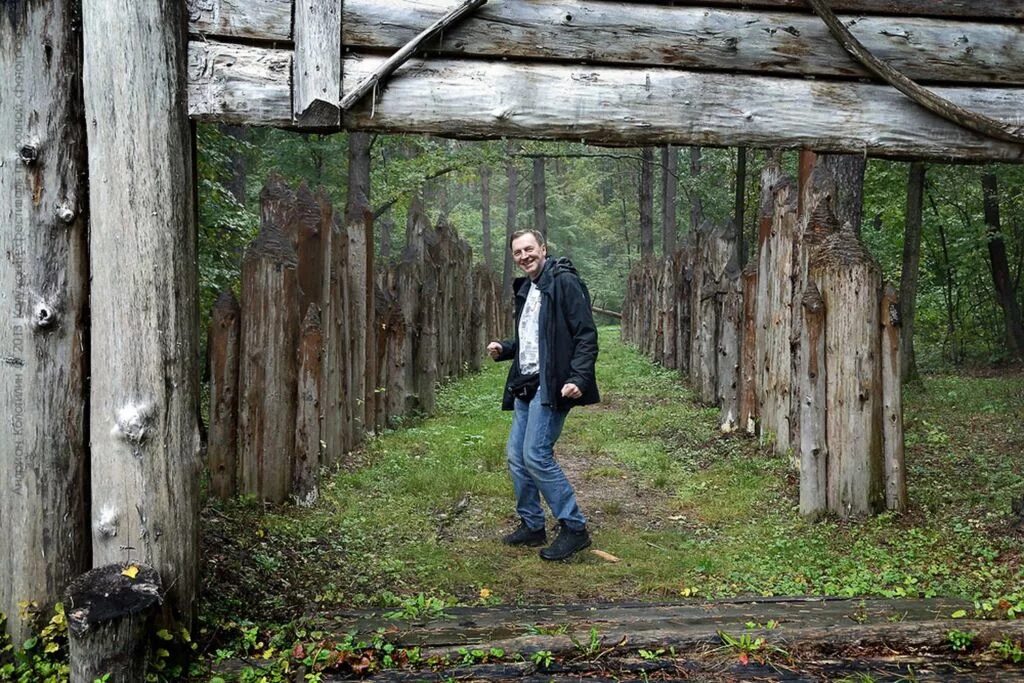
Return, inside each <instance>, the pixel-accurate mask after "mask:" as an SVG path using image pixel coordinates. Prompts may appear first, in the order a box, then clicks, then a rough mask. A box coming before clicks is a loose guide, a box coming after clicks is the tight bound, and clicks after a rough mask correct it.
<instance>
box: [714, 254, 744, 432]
mask: <svg viewBox="0 0 1024 683" xmlns="http://www.w3.org/2000/svg"><path fill="white" fill-rule="evenodd" d="M726 246H727V247H730V246H731V243H727V244H726ZM722 287H723V288H724V292H723V294H722V311H721V315H720V317H719V321H718V334H717V351H718V367H717V370H718V376H717V382H718V388H717V393H718V405H719V409H720V412H719V418H718V424H719V428H720V429H721V430H722V431H723V432H725V433H729V432H734V431H736V430H737V429H739V428H740V427H741V425H742V421H741V420H740V382H741V369H740V347H741V346H742V338H743V283H742V282H741V279H740V269H739V258H738V254H737V253H736V252H735V249H734V248H733V253H732V259H731V260H730V261H729V265H728V266H727V267H726V270H725V273H724V274H723V277H722Z"/></svg>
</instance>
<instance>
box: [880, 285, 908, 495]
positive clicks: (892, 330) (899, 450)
mask: <svg viewBox="0 0 1024 683" xmlns="http://www.w3.org/2000/svg"><path fill="white" fill-rule="evenodd" d="M879 318H880V320H881V323H882V346H881V357H880V363H881V366H882V369H881V373H882V448H883V452H884V460H885V507H886V509H888V510H893V511H895V512H903V511H905V510H906V509H907V468H906V463H905V462H904V457H903V367H902V360H903V354H902V349H901V348H900V331H901V329H902V326H901V324H900V322H901V321H900V300H899V293H898V292H897V291H896V288H895V287H893V285H892V284H887V285H886V286H885V288H884V290H883V292H882V301H881V310H880V311H879Z"/></svg>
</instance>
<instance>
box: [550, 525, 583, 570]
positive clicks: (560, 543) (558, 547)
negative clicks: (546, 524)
mask: <svg viewBox="0 0 1024 683" xmlns="http://www.w3.org/2000/svg"><path fill="white" fill-rule="evenodd" d="M559 527H560V528H559V530H558V538H556V539H555V542H554V543H552V544H551V545H549V546H548V547H547V548H544V550H541V551H540V556H541V559H543V560H552V561H554V560H565V559H568V558H570V557H572V556H573V555H574V554H576V553H578V552H579V551H581V550H583V549H584V548H587V547H589V546H590V534H588V533H587V530H586V528H583V529H580V530H579V531H573V530H572V529H570V528H569V527H567V526H566V525H565V524H564V523H559Z"/></svg>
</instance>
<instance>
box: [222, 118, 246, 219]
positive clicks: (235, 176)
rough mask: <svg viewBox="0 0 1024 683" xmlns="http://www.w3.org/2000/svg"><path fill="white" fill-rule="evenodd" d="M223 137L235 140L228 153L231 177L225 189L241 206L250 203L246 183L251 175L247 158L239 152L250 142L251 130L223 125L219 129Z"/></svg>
mask: <svg viewBox="0 0 1024 683" xmlns="http://www.w3.org/2000/svg"><path fill="white" fill-rule="evenodd" d="M217 128H218V129H219V130H220V133H221V135H223V136H225V137H228V138H231V139H232V140H234V143H233V144H232V148H231V150H230V151H229V152H228V155H227V157H228V173H230V174H231V175H230V177H229V178H228V179H227V181H226V182H225V183H224V187H225V188H226V189H227V191H228V192H230V193H231V196H232V197H234V198H235V201H236V202H238V204H239V205H240V206H245V205H246V204H247V203H248V197H247V196H246V181H247V180H248V175H249V163H248V160H247V159H246V156H245V155H244V154H242V153H241V152H240V151H239V148H240V147H241V144H242V143H244V142H247V141H248V140H249V137H250V134H249V128H247V127H246V126H232V125H230V124H226V123H222V124H221V125H219V126H218V127H217Z"/></svg>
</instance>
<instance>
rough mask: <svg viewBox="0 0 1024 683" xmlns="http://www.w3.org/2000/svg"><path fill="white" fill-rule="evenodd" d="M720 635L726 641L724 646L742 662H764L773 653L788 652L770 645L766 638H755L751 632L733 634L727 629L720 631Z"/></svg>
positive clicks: (783, 653) (723, 647)
mask: <svg viewBox="0 0 1024 683" xmlns="http://www.w3.org/2000/svg"><path fill="white" fill-rule="evenodd" d="M718 637H719V638H721V639H722V642H723V643H725V644H724V645H723V646H722V648H719V649H728V650H731V651H732V652H733V653H735V654H736V657H737V659H739V661H740V663H741V664H748V663H749V662H750V660H751V659H754V660H756V661H758V662H761V663H764V661H765V660H766V659H767V658H768V655H769V654H771V653H778V654H782V655H785V654H786V652H785V651H784V650H782V649H780V648H777V647H775V646H773V645H768V643H767V641H765V639H764V638H761V637H757V638H754V637H753V636H751V635H750V634H749V633H743V634H740V635H739V636H733V635H730V634H728V633H726V632H725V631H719V632H718Z"/></svg>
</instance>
